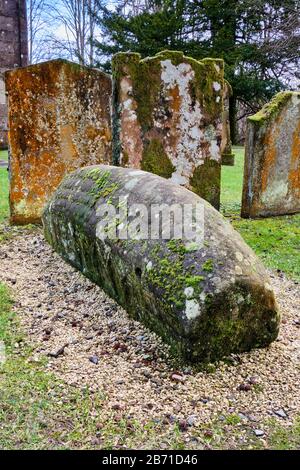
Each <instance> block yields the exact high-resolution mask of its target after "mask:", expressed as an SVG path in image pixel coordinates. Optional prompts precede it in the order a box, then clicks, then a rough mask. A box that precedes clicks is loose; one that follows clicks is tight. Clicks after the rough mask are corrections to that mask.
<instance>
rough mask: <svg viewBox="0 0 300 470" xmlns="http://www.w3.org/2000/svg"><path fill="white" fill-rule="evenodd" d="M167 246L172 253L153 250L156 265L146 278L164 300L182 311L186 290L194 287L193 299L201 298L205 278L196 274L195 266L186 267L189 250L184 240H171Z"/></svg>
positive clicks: (152, 257)
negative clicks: (186, 256)
mask: <svg viewBox="0 0 300 470" xmlns="http://www.w3.org/2000/svg"><path fill="white" fill-rule="evenodd" d="M166 246H167V248H168V250H169V252H171V253H166V252H164V250H162V248H161V247H159V249H157V247H154V248H153V250H152V253H151V259H153V260H154V261H155V263H156V264H155V266H153V267H152V269H151V270H149V271H147V272H146V273H145V274H146V278H147V280H148V281H149V282H150V284H152V285H153V286H154V287H155V288H157V289H159V290H160V292H161V296H162V299H164V300H165V301H166V302H171V303H172V304H174V305H175V306H176V307H177V308H179V309H182V308H184V305H185V301H186V296H185V293H184V290H185V289H186V288H187V287H192V288H193V289H194V292H193V298H197V297H199V295H200V293H201V292H202V285H201V283H202V281H204V280H205V278H204V277H203V276H200V275H199V274H195V272H194V269H195V266H194V265H189V266H186V265H185V255H186V253H187V250H186V248H185V245H184V243H183V241H182V240H170V241H168V242H167V243H166Z"/></svg>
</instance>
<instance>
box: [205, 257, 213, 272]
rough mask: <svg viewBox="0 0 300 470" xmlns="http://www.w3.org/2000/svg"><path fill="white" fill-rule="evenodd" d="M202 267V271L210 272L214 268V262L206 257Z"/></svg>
mask: <svg viewBox="0 0 300 470" xmlns="http://www.w3.org/2000/svg"><path fill="white" fill-rule="evenodd" d="M202 269H203V271H206V272H211V271H212V270H213V269H214V262H213V260H212V259H207V260H206V261H205V262H204V263H203V264H202Z"/></svg>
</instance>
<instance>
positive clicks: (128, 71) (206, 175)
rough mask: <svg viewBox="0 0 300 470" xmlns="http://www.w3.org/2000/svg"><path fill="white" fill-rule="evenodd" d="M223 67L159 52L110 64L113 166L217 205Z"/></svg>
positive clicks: (122, 56)
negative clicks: (140, 173)
mask: <svg viewBox="0 0 300 470" xmlns="http://www.w3.org/2000/svg"><path fill="white" fill-rule="evenodd" d="M223 65H224V64H223V61H222V60H220V59H203V60H202V61H201V62H199V61H196V60H195V59H191V58H189V57H185V56H184V55H183V53H182V52H174V51H164V52H161V53H159V54H157V55H156V56H154V57H151V58H146V59H143V60H141V57H140V55H139V54H134V53H119V54H116V55H115V56H114V57H113V60H112V70H113V84H114V85H113V122H114V129H113V158H114V163H115V164H116V165H121V166H125V167H131V168H141V169H142V170H146V171H149V172H151V173H155V174H157V175H160V176H163V177H165V178H170V179H171V181H172V182H174V183H177V184H180V185H183V186H185V187H186V188H188V189H190V190H191V191H193V192H195V193H196V194H198V195H200V196H201V197H203V198H204V199H206V200H207V201H209V202H210V203H211V204H212V205H213V206H214V207H215V208H219V205H220V175H221V151H220V145H221V139H222V112H223V94H224V77H223Z"/></svg>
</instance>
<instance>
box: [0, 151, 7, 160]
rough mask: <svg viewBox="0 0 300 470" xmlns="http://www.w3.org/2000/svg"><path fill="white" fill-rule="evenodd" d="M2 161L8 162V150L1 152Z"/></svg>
mask: <svg viewBox="0 0 300 470" xmlns="http://www.w3.org/2000/svg"><path fill="white" fill-rule="evenodd" d="M0 160H5V161H7V160H8V152H7V150H0Z"/></svg>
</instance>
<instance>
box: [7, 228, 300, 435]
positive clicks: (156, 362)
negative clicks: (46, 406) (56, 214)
mask: <svg viewBox="0 0 300 470" xmlns="http://www.w3.org/2000/svg"><path fill="white" fill-rule="evenodd" d="M0 266H1V269H0V280H1V281H3V282H5V283H7V284H8V285H9V286H11V287H12V289H13V291H14V295H15V299H16V304H15V307H14V308H15V311H16V313H17V315H18V317H19V318H20V319H21V322H22V326H23V328H24V329H25V331H26V333H27V334H28V335H29V337H30V339H31V341H32V343H33V344H34V345H37V347H36V349H35V352H34V354H33V357H32V360H36V359H37V358H38V357H40V356H41V355H47V356H48V357H49V362H48V366H47V367H48V368H49V369H50V370H51V371H53V372H54V373H55V374H57V375H58V376H59V377H60V378H62V379H63V380H64V381H65V382H67V383H68V384H71V385H74V386H78V387H83V386H88V387H89V389H90V391H91V392H92V393H98V392H100V393H102V394H103V396H104V397H105V399H104V404H103V415H102V417H103V421H105V420H106V419H109V418H110V417H111V416H115V418H116V419H121V418H122V416H126V417H131V418H132V419H135V420H138V421H139V422H140V423H142V424H143V423H147V422H148V421H149V420H151V419H153V420H154V421H155V422H157V423H162V427H165V431H164V432H168V430H169V431H170V429H171V428H172V426H174V422H176V423H179V427H180V428H181V429H182V430H183V431H186V432H187V433H188V432H189V430H190V429H192V428H194V429H195V428H197V427H199V426H202V425H203V423H208V422H211V421H215V420H219V421H220V420H221V421H222V420H223V421H224V420H226V419H227V417H228V416H230V415H232V414H235V415H239V417H240V419H241V420H242V422H244V423H247V425H248V426H249V427H250V428H251V429H252V430H253V434H255V433H256V434H257V435H259V433H261V436H262V440H263V438H264V436H263V433H265V434H264V435H265V436H266V435H267V433H268V428H267V426H266V424H265V423H266V418H270V417H274V418H275V419H276V420H278V422H279V423H280V424H284V425H291V423H292V420H293V417H295V416H296V415H297V414H299V413H300V401H299V396H300V378H299V370H300V312H299V297H300V295H299V294H300V289H299V285H298V284H297V283H295V282H293V281H291V280H287V279H285V278H284V277H278V275H277V274H276V275H275V274H272V273H271V277H272V281H273V285H274V288H275V290H276V294H277V298H278V302H279V304H280V307H281V311H282V316H283V321H282V327H281V332H280V336H279V338H278V340H277V341H276V342H275V343H273V344H272V345H271V346H270V348H268V349H265V350H255V351H252V352H250V353H247V354H241V355H235V356H233V357H231V358H230V362H229V363H226V364H225V363H221V364H220V365H219V366H218V367H217V368H216V369H215V370H214V371H213V372H211V373H209V372H203V371H202V372H199V371H198V372H197V371H196V370H193V369H192V368H190V367H188V366H185V367H181V368H179V370H178V369H175V365H174V362H172V359H170V358H169V356H168V348H167V347H166V346H165V345H163V344H162V342H161V341H160V339H159V338H158V337H157V336H156V335H155V334H153V333H151V332H150V331H149V330H147V328H145V327H144V326H143V325H141V324H139V323H138V322H135V321H133V320H131V319H129V318H128V316H127V314H126V312H124V310H123V309H122V308H120V307H119V306H118V305H117V304H116V303H115V302H114V301H112V300H111V299H110V298H108V297H107V296H106V295H105V294H104V293H103V291H102V290H101V289H100V288H98V287H97V286H95V285H94V284H92V283H91V282H90V281H89V280H87V279H86V278H84V277H83V276H82V275H81V274H80V273H78V272H76V271H75V270H74V269H73V268H71V267H70V266H69V265H67V264H66V263H65V262H64V261H62V259H61V258H60V257H59V256H58V255H57V254H56V253H54V252H53V251H52V250H51V248H50V247H49V246H48V245H47V244H46V243H45V242H44V240H43V237H42V235H41V234H40V233H35V234H34V235H32V234H25V235H22V236H18V237H16V238H14V239H12V240H10V241H8V242H6V244H4V245H1V246H0Z"/></svg>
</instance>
